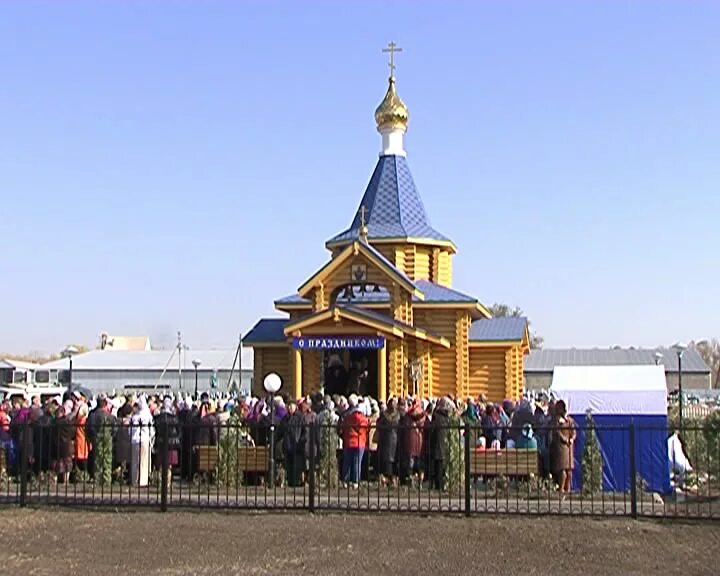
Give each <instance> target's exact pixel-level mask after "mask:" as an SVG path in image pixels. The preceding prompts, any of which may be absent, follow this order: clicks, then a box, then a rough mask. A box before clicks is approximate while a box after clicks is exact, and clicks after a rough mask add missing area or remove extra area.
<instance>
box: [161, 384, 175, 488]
mask: <svg viewBox="0 0 720 576" xmlns="http://www.w3.org/2000/svg"><path fill="white" fill-rule="evenodd" d="M179 446H180V421H179V420H178V417H177V416H176V415H175V410H174V407H173V401H172V398H170V397H169V396H166V397H165V399H164V400H163V402H162V406H161V408H160V413H159V414H158V415H157V416H155V467H156V468H157V469H158V470H162V469H163V456H164V454H165V451H167V466H168V469H167V485H168V486H169V485H170V484H171V483H172V471H173V467H174V466H177V465H178V447H179Z"/></svg>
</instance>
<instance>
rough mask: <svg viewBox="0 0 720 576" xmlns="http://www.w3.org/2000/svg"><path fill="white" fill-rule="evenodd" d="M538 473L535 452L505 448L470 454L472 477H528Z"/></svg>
mask: <svg viewBox="0 0 720 576" xmlns="http://www.w3.org/2000/svg"><path fill="white" fill-rule="evenodd" d="M539 473H540V459H539V457H538V451H537V450H527V449H524V448H506V449H505V450H482V451H473V452H471V453H470V474H471V475H472V476H530V475H531V474H535V475H538V474H539Z"/></svg>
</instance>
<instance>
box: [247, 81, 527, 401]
mask: <svg viewBox="0 0 720 576" xmlns="http://www.w3.org/2000/svg"><path fill="white" fill-rule="evenodd" d="M376 120H377V124H378V131H379V132H380V133H381V134H382V135H383V150H382V153H381V155H380V158H379V160H378V163H377V165H376V167H375V170H374V172H373V174H372V176H371V178H370V182H369V184H368V186H367V188H366V190H365V194H364V196H363V198H362V200H361V202H360V205H359V207H358V209H357V211H356V213H355V216H354V218H353V221H352V223H351V225H350V227H349V228H348V229H346V230H345V231H343V232H341V233H340V234H338V235H336V236H335V237H333V238H331V239H330V240H329V241H328V242H327V243H326V247H327V248H328V250H329V251H330V260H329V261H328V262H327V263H326V264H325V265H324V266H322V267H320V268H319V269H318V270H317V271H316V272H315V273H314V274H312V275H311V276H310V277H309V279H308V280H306V281H305V283H303V284H302V285H301V286H300V287H299V288H298V290H297V292H296V293H295V294H293V295H291V296H288V297H285V298H281V299H280V300H277V301H276V302H275V308H276V309H277V310H278V311H279V312H281V313H283V314H285V318H271V319H262V320H260V321H259V322H258V323H257V324H256V325H255V327H254V328H253V329H252V330H251V331H250V332H249V333H248V334H247V336H246V337H245V338H244V340H243V343H244V345H246V346H251V347H253V348H254V359H255V365H254V375H255V380H254V382H255V384H254V389H253V391H254V393H256V394H260V393H262V382H263V379H264V377H265V376H266V375H267V374H269V373H271V372H274V373H277V374H278V375H279V376H280V378H281V380H282V381H283V390H285V391H286V392H287V393H289V394H291V395H294V396H303V395H307V394H310V393H312V392H315V391H318V390H322V389H323V388H325V389H326V390H327V388H328V386H329V380H328V379H329V378H330V376H329V374H330V372H329V370H330V368H331V367H330V365H329V364H330V363H331V362H333V363H335V365H337V363H342V368H343V370H344V371H345V372H352V370H353V369H355V368H354V367H357V370H358V371H359V372H360V374H361V375H363V378H365V377H366V380H363V383H364V384H363V386H364V387H365V389H364V390H361V391H362V392H364V393H368V394H370V395H373V396H377V397H379V398H381V399H385V398H387V397H388V396H391V395H392V396H404V395H411V394H412V395H420V396H423V397H440V396H446V395H450V396H456V397H468V396H472V397H477V396H479V395H481V394H482V395H485V396H486V397H487V398H488V399H489V400H491V401H495V402H499V401H502V400H504V399H506V398H510V399H517V398H518V397H519V396H520V395H521V394H522V382H523V361H524V356H525V355H526V354H527V353H528V351H529V343H528V342H529V339H528V331H527V321H526V320H525V319H524V318H491V315H490V313H489V312H488V310H487V309H486V308H485V307H484V306H483V305H482V304H481V303H480V301H479V300H478V299H477V298H475V297H472V296H469V295H467V294H464V293H462V292H459V291H457V290H455V289H454V288H453V265H452V259H453V256H454V254H455V253H456V247H455V245H454V244H453V243H452V241H451V240H449V239H448V238H446V237H445V236H443V235H442V234H440V233H439V232H437V231H436V230H435V229H434V228H432V227H431V225H430V222H429V219H428V217H427V215H426V213H425V210H424V208H423V205H422V202H421V200H420V197H419V194H418V192H417V190H416V188H415V184H414V182H413V179H412V176H411V174H410V170H409V167H408V164H407V160H406V155H405V152H404V150H402V135H403V134H404V132H405V130H406V128H407V109H406V108H404V104H403V103H402V101H401V100H400V99H399V97H398V96H397V94H396V92H395V84H394V79H391V81H390V83H389V88H388V93H387V94H386V97H385V99H384V100H383V102H382V103H381V105H380V107H379V108H378V111H376ZM398 135H399V137H398ZM353 359H354V360H353ZM353 362H355V364H353ZM349 386H351V385H349Z"/></svg>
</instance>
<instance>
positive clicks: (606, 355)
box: [524, 348, 711, 390]
mask: <svg viewBox="0 0 720 576" xmlns="http://www.w3.org/2000/svg"><path fill="white" fill-rule="evenodd" d="M658 354H661V355H662V356H658ZM658 361H659V362H660V363H661V364H662V365H663V366H664V367H665V378H666V380H667V385H668V390H674V389H676V388H677V385H678V358H677V353H676V352H675V351H674V350H672V349H668V348H608V349H603V348H584V349H582V348H566V349H541V350H532V351H531V352H530V354H529V355H528V357H527V358H526V360H525V370H524V374H525V388H526V389H529V390H538V389H542V390H545V389H548V388H549V387H550V382H551V381H552V376H553V371H554V370H555V367H556V366H638V365H654V364H656V363H657V362H658ZM682 374H683V376H682V378H683V388H684V389H688V390H690V389H703V388H710V382H711V380H710V368H709V367H708V365H707V364H705V362H704V361H703V359H702V357H701V356H700V354H698V352H697V350H694V349H693V348H688V349H687V350H685V352H684V353H683V356H682Z"/></svg>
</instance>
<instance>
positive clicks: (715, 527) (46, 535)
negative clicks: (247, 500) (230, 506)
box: [0, 508, 720, 576]
mask: <svg viewBox="0 0 720 576" xmlns="http://www.w3.org/2000/svg"><path fill="white" fill-rule="evenodd" d="M0 544H1V548H0V566H2V568H3V569H4V570H3V571H6V572H8V573H14V574H53V575H57V576H60V575H64V574H93V575H95V576H103V575H108V576H110V575H114V574H122V575H124V576H126V575H127V574H156V575H175V574H283V575H284V576H288V575H290V574H313V575H315V574H318V575H331V574H332V575H335V574H340V575H342V576H350V575H353V574H363V575H373V574H412V575H413V576H418V575H420V574H443V573H444V574H471V573H472V574H493V575H497V574H509V575H514V574H522V575H523V576H530V575H535V574H553V575H554V574H563V573H568V572H569V571H570V570H571V569H572V570H573V571H577V570H578V567H580V566H582V573H583V574H587V575H589V574H603V575H607V574H638V575H644V574H648V575H649V574H659V573H663V574H681V573H682V574H684V575H690V574H712V573H715V574H717V566H718V564H720V525H719V524H717V523H714V524H712V523H680V522H656V521H632V520H628V519H606V520H595V519H589V518H558V517H549V518H548V517H546V518H527V517H501V518H495V517H477V518H472V519H466V518H460V517H446V516H433V517H423V516H411V515H400V514H393V515H389V514H388V515H382V514H365V515H361V514H317V515H315V516H313V515H310V514H308V513H289V512H287V513H267V514H250V513H238V512H232V513H231V512H228V513H223V512H210V511H196V512H169V513H167V514H161V513H158V512H128V511H121V512H117V511H99V512H94V511H81V510H77V511H75V510H62V509H50V510H48V509H44V510H32V509H25V510H20V509H17V508H7V509H0Z"/></svg>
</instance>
